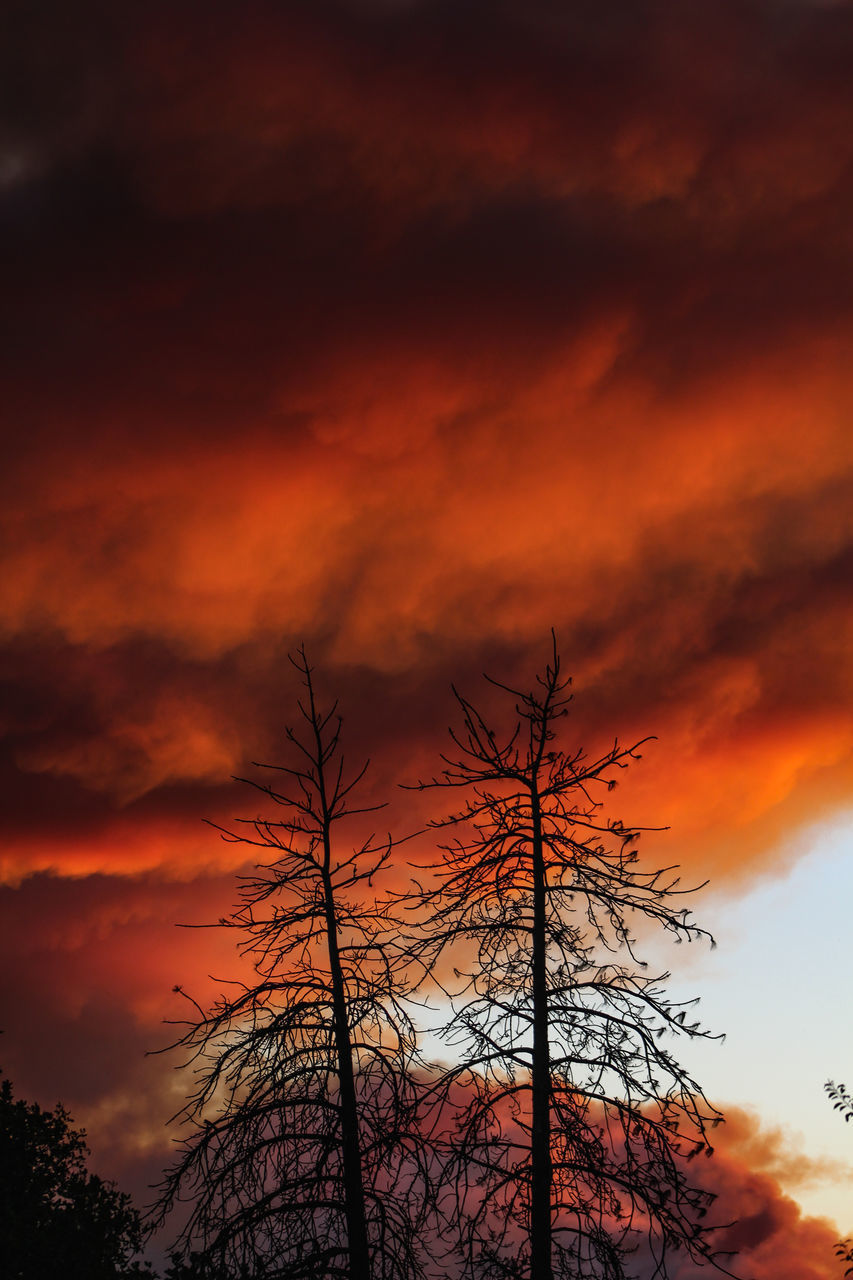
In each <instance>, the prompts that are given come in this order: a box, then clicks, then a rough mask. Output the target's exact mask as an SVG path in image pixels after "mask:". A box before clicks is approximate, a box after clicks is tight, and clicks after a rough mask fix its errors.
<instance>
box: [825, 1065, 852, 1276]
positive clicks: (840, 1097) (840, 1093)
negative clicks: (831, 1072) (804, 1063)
mask: <svg viewBox="0 0 853 1280" xmlns="http://www.w3.org/2000/svg"><path fill="white" fill-rule="evenodd" d="M823 1087H824V1091H825V1093H826V1094H827V1095H828V1097H829V1098H830V1100H831V1102H832V1109H833V1111H840V1112H841V1114H842V1115H843V1116H844V1119H845V1121H848V1120H853V1094H851V1093H850V1091H849V1090H848V1089H847V1086H846V1085H843V1084H836V1083H835V1081H834V1080H827V1082H826V1084H825V1085H824V1086H823ZM835 1252H836V1253H837V1254H838V1257H839V1258H840V1259H841V1261H842V1262H848V1263H849V1264H850V1265H849V1266H848V1267H847V1269H846V1270H845V1272H844V1274H845V1276H853V1237H848V1239H846V1240H839V1242H838V1244H837V1245H836V1246H835Z"/></svg>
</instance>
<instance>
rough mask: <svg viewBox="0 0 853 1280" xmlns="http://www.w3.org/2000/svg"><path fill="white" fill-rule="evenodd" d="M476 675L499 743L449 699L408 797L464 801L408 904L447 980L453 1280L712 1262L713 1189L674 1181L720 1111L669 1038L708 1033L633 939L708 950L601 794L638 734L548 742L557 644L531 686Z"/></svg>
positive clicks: (659, 1271)
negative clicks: (429, 794)
mask: <svg viewBox="0 0 853 1280" xmlns="http://www.w3.org/2000/svg"><path fill="white" fill-rule="evenodd" d="M487 679H488V677H487ZM490 683H491V684H492V685H493V686H495V687H496V688H497V689H498V690H499V691H501V692H502V693H505V694H506V695H508V696H509V698H511V699H512V701H513V703H514V706H515V716H514V724H513V727H512V728H511V729H510V730H509V731H508V732H507V733H506V735H505V736H501V735H500V733H499V732H498V730H497V729H495V728H493V727H492V726H491V724H490V723H489V722H488V720H487V719H486V717H485V715H483V714H481V713H480V711H478V710H477V708H476V707H475V706H474V705H473V704H472V703H471V702H469V701H468V700H467V699H466V698H465V697H463V696H462V695H461V694H460V693H458V692H457V691H456V690H455V689H454V690H453V692H454V695H455V697H456V701H457V703H458V706H459V709H460V711H461V713H462V728H461V729H460V730H454V729H451V737H452V739H453V743H454V750H453V752H452V753H451V754H450V755H447V756H444V757H443V760H444V765H445V768H444V769H443V771H442V772H441V773H440V775H439V776H437V777H435V778H433V779H432V780H431V781H426V782H420V783H418V784H417V789H421V790H423V789H428V788H432V787H437V788H442V789H448V790H451V791H453V790H460V791H461V792H463V793H464V797H465V798H464V800H463V802H462V805H461V807H460V808H458V809H457V810H456V811H455V812H453V813H451V814H450V815H449V816H448V817H447V818H444V819H441V820H440V821H438V822H436V823H434V826H436V827H437V828H442V827H443V828H448V829H449V830H450V832H452V833H453V839H452V841H451V842H450V843H448V844H446V845H445V846H443V852H444V856H443V859H442V861H441V862H439V863H437V864H435V865H433V866H432V867H431V868H429V869H428V870H429V872H430V873H431V875H432V877H433V879H432V882H431V883H426V884H425V886H423V887H421V889H420V892H419V893H418V894H417V895H414V896H412V897H411V898H410V901H409V904H408V905H409V907H410V908H411V909H412V910H413V912H416V913H417V914H419V915H420V916H421V917H422V924H421V936H420V941H419V942H417V943H416V944H415V946H414V951H415V952H416V953H417V955H418V957H419V959H420V962H421V964H422V965H423V966H424V969H425V971H426V972H432V973H439V972H441V973H445V974H449V973H450V972H451V971H452V972H454V973H455V979H456V981H455V984H453V983H452V981H449V980H448V979H446V978H445V979H443V984H444V985H443V991H444V995H445V996H446V997H447V998H449V999H450V1000H451V1002H452V1007H453V1012H452V1016H451V1017H450V1020H449V1022H448V1023H447V1024H446V1026H445V1028H444V1031H443V1034H444V1037H445V1040H446V1043H447V1044H448V1045H449V1046H451V1056H452V1057H453V1060H454V1065H453V1066H452V1067H450V1068H448V1069H447V1070H446V1072H445V1074H444V1076H443V1079H442V1081H441V1083H440V1085H438V1086H436V1093H435V1095H434V1097H436V1098H437V1099H438V1101H439V1103H440V1104H441V1107H442V1108H446V1107H447V1106H448V1105H449V1104H454V1103H455V1105H456V1106H457V1108H458V1124H457V1131H456V1134H455V1138H454V1141H453V1144H452V1146H451V1147H450V1149H449V1151H448V1155H447V1166H446V1185H447V1186H448V1187H450V1188H452V1189H453V1193H454V1196H455V1208H454V1210H453V1218H454V1220H455V1223H456V1227H457V1230H458V1238H459V1241H460V1246H461V1248H462V1251H463V1257H464V1259H465V1264H464V1265H465V1274H467V1275H470V1276H488V1277H513V1276H530V1277H532V1280H551V1277H552V1276H554V1275H557V1276H560V1277H573V1278H574V1277H581V1276H595V1277H603V1278H604V1280H622V1278H623V1277H625V1276H626V1275H627V1274H628V1273H627V1272H626V1259H627V1258H628V1256H629V1255H630V1254H631V1253H632V1252H635V1251H637V1250H639V1251H640V1253H641V1255H642V1273H643V1276H644V1278H647V1280H651V1277H653V1276H658V1277H660V1276H666V1275H667V1256H668V1254H670V1252H671V1251H672V1250H673V1249H681V1250H686V1252H687V1253H688V1254H689V1256H690V1257H691V1258H692V1259H693V1260H695V1261H708V1260H716V1263H717V1265H718V1266H719V1267H720V1269H721V1270H724V1268H723V1266H722V1262H721V1261H720V1258H721V1255H718V1254H715V1253H714V1251H713V1249H712V1246H711V1243H710V1238H709V1229H708V1228H707V1227H706V1226H705V1224H704V1222H703V1219H704V1218H705V1214H706V1211H707V1208H708V1206H709V1204H710V1203H711V1201H712V1199H713V1197H712V1196H711V1195H709V1194H708V1193H707V1192H705V1191H704V1190H702V1189H700V1188H699V1187H696V1186H693V1185H691V1183H690V1181H689V1180H688V1177H687V1175H686V1172H685V1162H686V1161H687V1160H689V1159H690V1158H691V1157H693V1156H694V1155H696V1154H698V1153H699V1152H701V1151H703V1150H704V1151H710V1146H709V1142H708V1137H707V1129H708V1127H709V1126H712V1125H714V1124H716V1123H717V1122H718V1120H719V1119H720V1118H721V1117H720V1115H719V1113H718V1112H716V1111H715V1110H714V1108H712V1107H710V1105H709V1104H708V1103H707V1101H706V1100H705V1098H704V1096H703V1095H702V1093H701V1091H700V1089H699V1087H698V1086H697V1085H696V1083H695V1082H694V1081H693V1080H692V1079H691V1078H690V1076H689V1075H688V1074H687V1073H686V1072H685V1071H684V1070H683V1069H682V1068H681V1067H680V1066H679V1065H678V1063H677V1062H676V1061H675V1059H674V1058H673V1057H672V1056H671V1054H670V1052H669V1050H668V1049H667V1048H666V1047H665V1044H664V1043H663V1041H664V1038H665V1037H666V1035H667V1033H669V1032H676V1033H680V1034H682V1035H686V1036H690V1037H693V1036H704V1035H707V1034H708V1033H707V1032H705V1031H703V1030H702V1029H701V1028H700V1027H699V1025H698V1024H697V1023H696V1022H695V1021H692V1020H689V1017H690V1014H689V1006H685V1005H679V1004H675V1003H673V1002H671V1001H670V1000H669V999H668V998H667V996H666V994H665V992H664V989H663V986H662V983H663V982H664V981H665V980H666V979H667V978H668V977H669V975H668V974H666V973H664V974H661V975H659V976H655V977H652V976H648V974H647V973H646V966H645V965H644V964H642V963H641V962H640V961H639V960H638V959H637V955H636V951H635V938H634V936H633V934H634V932H635V929H636V928H637V926H638V925H640V924H643V925H646V924H652V925H657V926H661V927H662V928H663V929H664V930H666V931H668V932H669V933H670V934H672V935H674V936H675V938H676V939H677V940H678V941H681V940H682V939H693V938H698V937H705V938H708V939H709V940H710V941H711V942H713V940H712V939H710V935H709V934H707V933H705V932H704V931H703V930H701V929H699V928H698V927H697V926H696V925H695V924H693V923H692V920H691V917H690V915H689V913H688V911H687V909H686V908H685V907H679V906H678V905H677V902H678V899H679V896H680V895H682V894H683V893H685V892H688V891H687V890H684V889H682V888H681V887H680V884H679V881H678V879H677V878H676V877H675V875H674V869H673V868H665V869H662V870H655V871H644V870H643V869H642V868H641V866H640V864H639V862H638V857H637V852H636V849H635V844H636V841H637V838H638V836H639V831H638V830H633V829H628V828H626V827H625V826H623V825H622V824H621V823H620V822H616V821H607V820H606V819H605V818H604V817H603V816H602V812H601V803H600V801H599V799H598V798H597V794H598V791H600V790H601V789H602V788H604V789H605V790H607V789H610V788H612V787H613V786H614V785H615V779H616V775H617V773H618V771H619V770H621V769H624V768H625V767H627V765H628V764H629V762H631V761H633V760H636V759H638V758H639V748H640V747H641V746H642V743H637V744H635V745H634V746H631V747H627V748H624V747H620V746H619V745H618V743H616V744H614V745H613V747H612V748H611V749H610V750H609V751H607V752H606V753H605V754H603V755H601V756H599V757H598V758H595V759H589V758H587V756H586V755H585V753H584V752H583V751H580V750H577V751H566V750H564V749H562V748H561V747H560V745H559V743H558V741H557V737H558V734H557V731H558V728H559V726H560V722H561V721H562V720H563V718H564V717H565V716H566V714H567V710H568V704H569V702H570V700H571V695H570V692H569V685H570V681H569V680H568V679H564V678H563V677H562V675H561V671H560V658H559V655H558V652H557V647H556V640H555V641H554V647H553V656H552V658H551V661H550V662H549V664H548V665H547V666H546V669H545V671H544V674H541V675H539V676H537V679H536V686H535V687H534V689H533V690H532V691H530V692H525V691H521V690H517V689H513V688H510V687H508V686H506V685H503V684H500V683H499V682H497V681H490ZM424 879H425V880H426V876H425V877H424ZM472 955H473V958H472ZM452 965H455V966H457V967H455V968H454V969H451V966H452ZM690 1003H691V1004H692V1003H695V1002H690Z"/></svg>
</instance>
